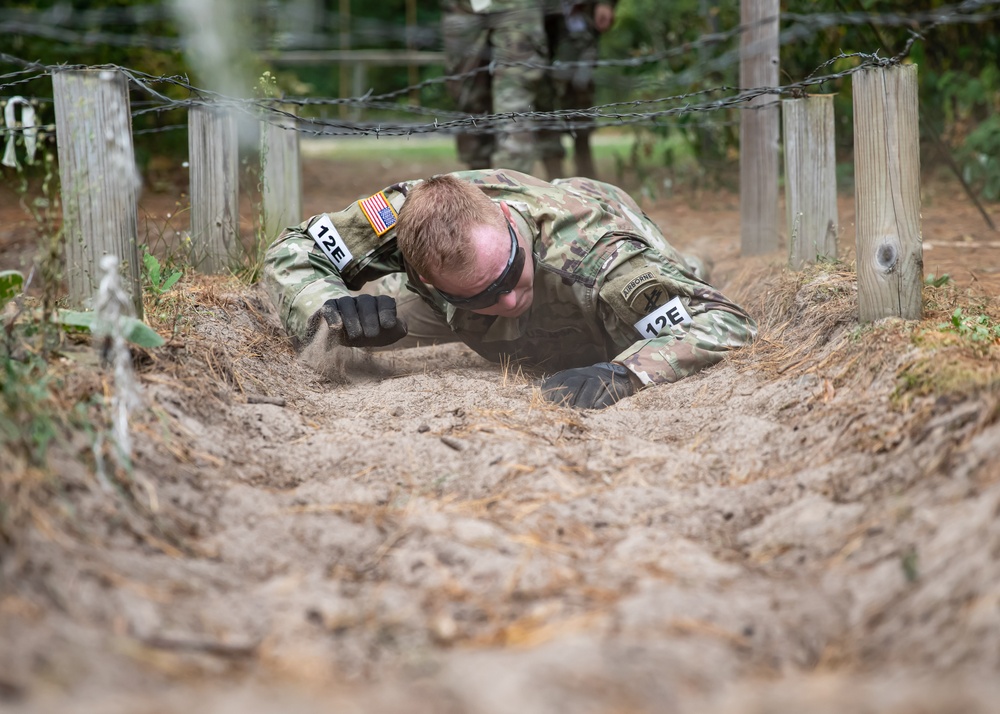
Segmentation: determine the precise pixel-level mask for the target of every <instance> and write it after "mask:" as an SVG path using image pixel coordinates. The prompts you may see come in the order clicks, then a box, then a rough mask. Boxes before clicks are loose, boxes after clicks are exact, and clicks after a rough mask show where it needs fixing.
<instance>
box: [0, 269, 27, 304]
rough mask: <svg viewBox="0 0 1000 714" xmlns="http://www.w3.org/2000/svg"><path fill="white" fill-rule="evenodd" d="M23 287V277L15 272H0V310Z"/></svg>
mask: <svg viewBox="0 0 1000 714" xmlns="http://www.w3.org/2000/svg"><path fill="white" fill-rule="evenodd" d="M23 287H24V275H22V274H21V273H20V272H18V271H17V270H0V310H2V309H3V307H4V305H6V304H7V303H8V302H10V301H11V300H13V299H14V297H15V296H16V295H17V294H18V293H19V292H21V289H22V288H23Z"/></svg>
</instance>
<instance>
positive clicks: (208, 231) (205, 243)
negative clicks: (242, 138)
mask: <svg viewBox="0 0 1000 714" xmlns="http://www.w3.org/2000/svg"><path fill="white" fill-rule="evenodd" d="M188 161H189V164H190V167H191V168H190V171H191V262H192V264H193V265H194V267H195V268H196V269H197V270H200V271H202V272H204V273H223V272H226V270H227V269H229V268H231V267H233V265H234V263H235V262H236V261H238V260H239V258H240V257H241V251H242V248H241V246H240V237H239V225H240V224H239V216H240V211H239V144H238V139H237V134H236V119H235V118H234V117H233V115H232V114H231V113H229V112H226V111H224V110H221V109H216V108H213V107H206V106H193V107H191V111H190V112H188Z"/></svg>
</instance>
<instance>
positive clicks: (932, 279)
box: [924, 273, 951, 288]
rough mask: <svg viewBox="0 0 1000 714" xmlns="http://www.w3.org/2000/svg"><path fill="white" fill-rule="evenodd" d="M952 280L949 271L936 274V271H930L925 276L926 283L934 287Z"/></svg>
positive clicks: (939, 286) (940, 286)
mask: <svg viewBox="0 0 1000 714" xmlns="http://www.w3.org/2000/svg"><path fill="white" fill-rule="evenodd" d="M950 282H951V276H950V275H948V273H944V274H943V275H938V276H935V275H934V273H928V274H927V276H926V277H925V278H924V285H927V286H929V287H932V288H942V287H944V286H945V285H947V284H948V283H950Z"/></svg>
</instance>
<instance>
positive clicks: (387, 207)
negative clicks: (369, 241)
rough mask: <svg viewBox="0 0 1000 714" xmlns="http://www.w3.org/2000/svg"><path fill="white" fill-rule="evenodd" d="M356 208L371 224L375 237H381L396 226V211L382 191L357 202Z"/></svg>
mask: <svg viewBox="0 0 1000 714" xmlns="http://www.w3.org/2000/svg"><path fill="white" fill-rule="evenodd" d="M358 206H360V208H361V212H362V213H364V214H365V218H367V219H368V222H369V223H371V224H372V229H374V231H375V235H377V236H381V235H382V234H383V233H385V232H386V231H388V230H389V229H390V228H392V227H393V226H394V225H396V209H395V208H393V207H392V204H390V203H389V200H388V199H387V198H386V197H385V192H384V191H379V192H378V193H376V194H375V195H374V196H369V197H368V198H364V199H362V200H360V201H358Z"/></svg>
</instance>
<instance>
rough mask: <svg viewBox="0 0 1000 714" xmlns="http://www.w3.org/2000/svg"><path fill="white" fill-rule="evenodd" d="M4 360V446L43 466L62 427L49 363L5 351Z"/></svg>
mask: <svg viewBox="0 0 1000 714" xmlns="http://www.w3.org/2000/svg"><path fill="white" fill-rule="evenodd" d="M0 362H2V371H3V384H2V385H0V394H2V401H0V446H3V447H5V448H6V449H9V450H13V451H15V452H18V453H23V454H24V455H25V456H27V458H28V459H29V460H30V462H31V463H33V464H36V465H42V464H44V463H45V453H46V451H47V449H48V446H49V443H50V442H51V441H52V440H53V439H54V438H55V437H56V435H57V433H58V428H59V426H58V425H59V417H58V409H57V407H56V405H55V400H54V398H53V396H52V391H51V382H52V377H51V375H50V373H49V370H48V365H47V364H46V362H45V360H44V359H42V358H41V357H39V356H38V355H35V354H32V353H29V354H28V355H27V356H26V358H25V359H23V360H18V359H14V358H12V357H11V356H10V355H9V354H3V355H0Z"/></svg>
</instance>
